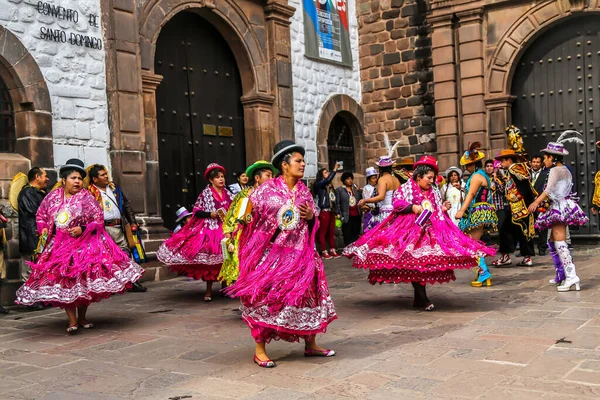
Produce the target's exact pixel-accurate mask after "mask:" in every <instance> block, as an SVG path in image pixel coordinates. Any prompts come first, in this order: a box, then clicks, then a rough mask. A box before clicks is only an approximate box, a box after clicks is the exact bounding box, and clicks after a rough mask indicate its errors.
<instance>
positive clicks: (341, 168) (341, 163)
mask: <svg viewBox="0 0 600 400" xmlns="http://www.w3.org/2000/svg"><path fill="white" fill-rule="evenodd" d="M335 163H336V164H337V165H338V171H341V170H343V169H344V162H343V161H336V162H335Z"/></svg>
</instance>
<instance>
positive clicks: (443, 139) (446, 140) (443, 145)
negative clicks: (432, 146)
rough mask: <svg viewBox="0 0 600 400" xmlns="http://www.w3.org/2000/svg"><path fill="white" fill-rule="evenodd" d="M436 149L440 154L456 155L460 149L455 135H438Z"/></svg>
mask: <svg viewBox="0 0 600 400" xmlns="http://www.w3.org/2000/svg"><path fill="white" fill-rule="evenodd" d="M436 141H437V149H438V151H439V152H440V153H458V152H460V151H461V149H460V148H459V147H458V140H457V137H456V136H455V135H445V136H441V135H439V133H438V137H437V140H436Z"/></svg>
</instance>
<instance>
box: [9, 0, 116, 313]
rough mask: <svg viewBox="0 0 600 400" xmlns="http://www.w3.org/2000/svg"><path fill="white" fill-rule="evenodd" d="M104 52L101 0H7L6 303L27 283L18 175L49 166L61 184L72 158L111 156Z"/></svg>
mask: <svg viewBox="0 0 600 400" xmlns="http://www.w3.org/2000/svg"><path fill="white" fill-rule="evenodd" d="M104 55H105V52H104V47H103V32H102V27H101V25H100V1H99V0H77V1H75V0H63V1H55V2H42V1H39V2H38V1H32V0H0V97H1V100H0V104H1V107H0V119H1V121H0V123H1V127H2V137H0V197H1V199H2V200H0V206H1V207H2V211H3V212H4V214H5V215H6V216H7V217H9V218H10V220H9V224H8V226H7V228H6V230H5V232H6V239H7V242H6V245H5V247H4V252H3V253H4V256H5V260H6V268H5V269H4V270H3V271H2V278H3V280H2V282H1V284H0V301H3V302H6V301H7V300H8V299H10V298H11V297H12V294H13V293H14V290H15V289H16V287H18V285H19V284H20V282H19V280H18V277H19V271H18V264H19V258H20V254H19V251H18V238H17V221H16V219H15V218H14V217H16V213H15V212H14V211H13V210H12V209H11V208H10V206H8V202H7V201H6V200H5V199H6V198H7V196H8V189H9V186H10V181H11V179H12V177H13V176H14V175H15V174H17V173H18V172H23V173H27V171H28V170H29V169H30V168H31V167H32V166H41V167H44V168H46V169H47V170H48V173H49V175H50V176H51V178H52V183H54V182H55V181H56V172H55V166H57V165H61V164H64V163H65V161H66V160H68V159H69V158H72V157H79V158H81V159H83V160H85V161H86V162H87V163H94V162H100V163H105V164H106V163H108V162H109V160H108V148H109V142H110V135H109V127H108V113H107V94H106V68H105V57H104ZM3 289H7V290H3Z"/></svg>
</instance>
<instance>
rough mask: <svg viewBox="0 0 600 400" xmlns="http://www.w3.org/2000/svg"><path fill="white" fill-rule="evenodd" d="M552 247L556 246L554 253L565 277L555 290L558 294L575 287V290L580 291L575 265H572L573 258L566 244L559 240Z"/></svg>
mask: <svg viewBox="0 0 600 400" xmlns="http://www.w3.org/2000/svg"><path fill="white" fill-rule="evenodd" d="M554 245H555V246H556V252H557V253H558V256H559V257H560V261H561V262H562V265H563V268H564V269H565V275H566V279H565V280H564V281H563V282H562V283H561V284H560V285H559V286H558V287H557V290H558V291H559V292H568V291H569V290H571V288H572V287H575V290H580V287H579V277H578V276H577V271H576V270H575V264H573V258H572V257H571V252H570V251H569V247H568V246H567V242H565V241H562V240H561V241H557V242H554Z"/></svg>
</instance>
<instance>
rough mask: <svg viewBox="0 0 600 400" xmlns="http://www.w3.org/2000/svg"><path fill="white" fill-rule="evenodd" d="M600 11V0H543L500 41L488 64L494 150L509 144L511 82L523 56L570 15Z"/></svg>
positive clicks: (489, 120) (489, 115)
mask: <svg viewBox="0 0 600 400" xmlns="http://www.w3.org/2000/svg"><path fill="white" fill-rule="evenodd" d="M599 12H600V0H590V1H589V2H583V1H565V0H549V1H545V2H542V3H540V4H538V5H536V6H534V7H532V8H531V9H530V10H528V11H527V12H526V13H525V14H523V15H522V16H521V17H520V18H519V19H518V20H517V21H516V22H515V23H514V24H513V25H512V26H511V27H510V29H508V30H507V32H506V33H505V34H504V36H503V37H502V38H501V39H500V41H499V42H498V45H497V47H496V49H495V50H494V52H493V53H492V55H491V58H490V62H489V63H488V64H487V68H486V82H485V83H486V88H487V97H486V98H485V104H486V108H487V111H488V132H489V136H490V141H491V147H492V152H493V153H494V154H495V153H496V152H498V151H500V150H501V149H502V148H504V147H505V145H506V137H505V133H504V129H505V127H506V126H508V125H510V123H511V121H512V116H511V110H512V104H513V102H514V97H513V96H512V95H511V86H512V81H513V76H514V73H515V71H516V69H517V64H518V61H519V59H520V58H521V56H522V55H523V54H524V53H525V51H526V50H527V49H528V48H529V46H531V45H532V44H533V43H534V42H535V40H536V39H537V38H539V37H540V36H542V35H543V34H544V33H545V32H546V31H547V30H549V29H551V28H552V27H553V26H555V24H557V23H559V22H562V21H564V20H565V19H567V18H572V17H576V16H577V15H584V14H589V13H599Z"/></svg>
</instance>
